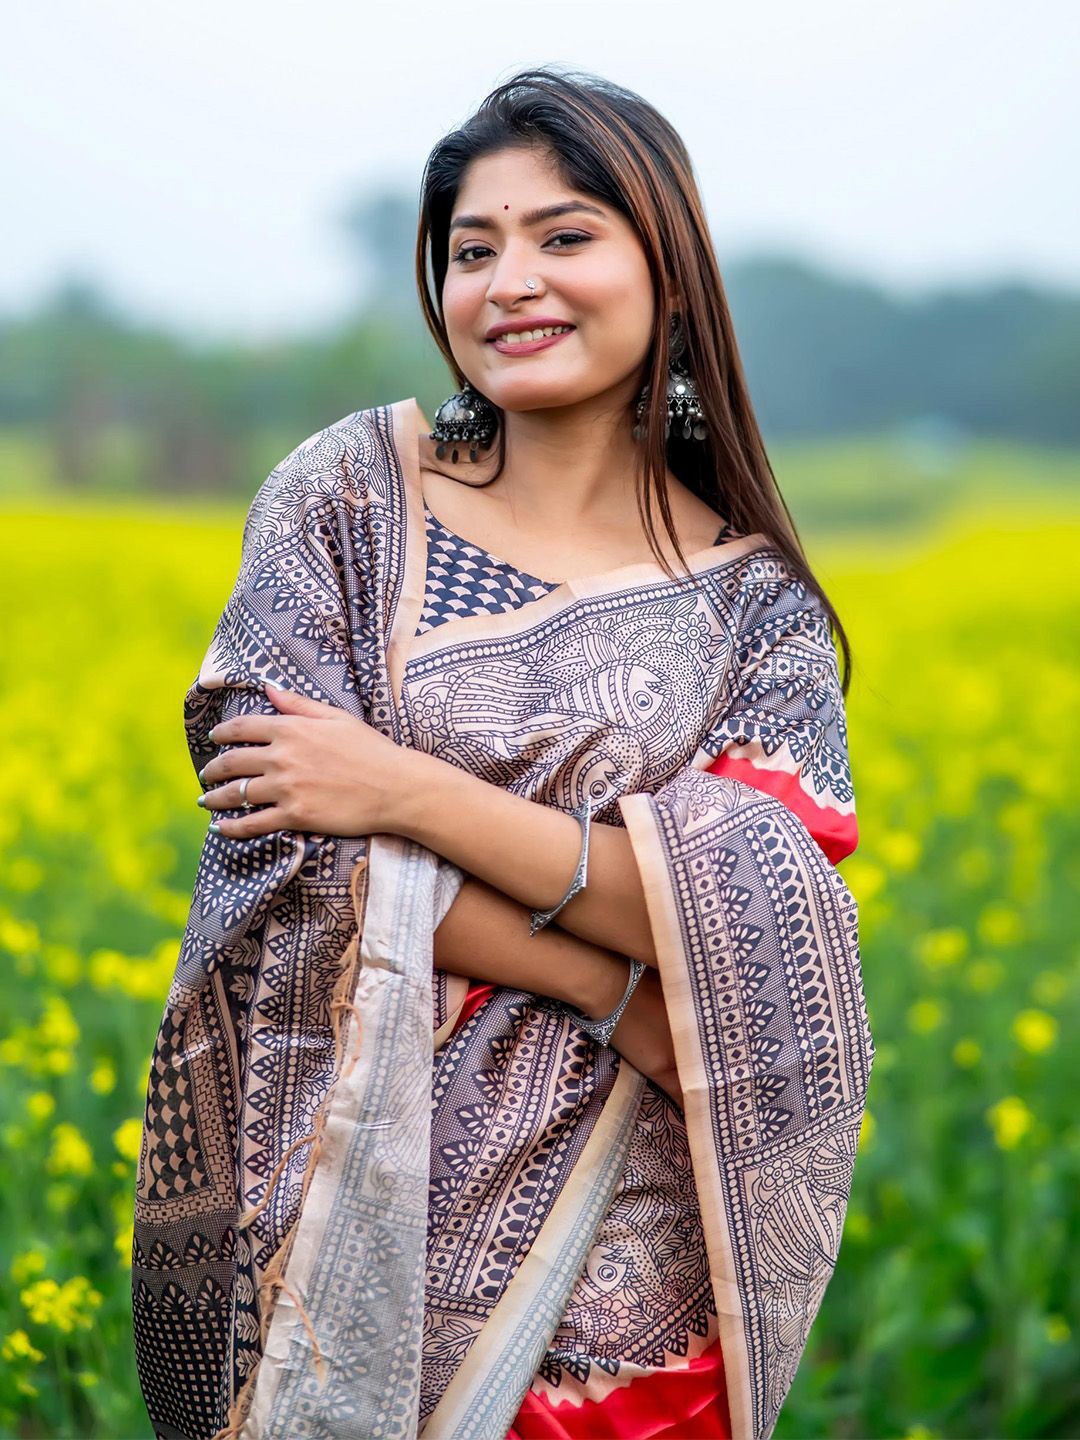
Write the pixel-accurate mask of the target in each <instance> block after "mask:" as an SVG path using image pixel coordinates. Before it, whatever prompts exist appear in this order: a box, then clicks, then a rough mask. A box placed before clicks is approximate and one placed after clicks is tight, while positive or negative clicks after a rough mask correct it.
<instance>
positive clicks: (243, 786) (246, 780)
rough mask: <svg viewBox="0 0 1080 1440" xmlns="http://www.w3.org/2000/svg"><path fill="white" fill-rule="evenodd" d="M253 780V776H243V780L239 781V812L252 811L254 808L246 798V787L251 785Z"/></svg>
mask: <svg viewBox="0 0 1080 1440" xmlns="http://www.w3.org/2000/svg"><path fill="white" fill-rule="evenodd" d="M254 779H255V776H254V775H245V776H244V778H243V780H241V781H240V808H241V810H254V808H255V807H254V805H252V803H251V801H250V800H249V799H248V798H247V787H248V786H249V785H250V784H251V782H252V780H254Z"/></svg>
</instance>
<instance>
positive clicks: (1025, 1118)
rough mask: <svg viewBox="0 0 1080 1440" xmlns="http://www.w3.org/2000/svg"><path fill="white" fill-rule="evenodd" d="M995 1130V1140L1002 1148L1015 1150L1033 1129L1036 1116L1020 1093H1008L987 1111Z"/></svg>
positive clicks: (987, 1116)
mask: <svg viewBox="0 0 1080 1440" xmlns="http://www.w3.org/2000/svg"><path fill="white" fill-rule="evenodd" d="M986 1118H987V1119H988V1120H989V1121H990V1124H991V1126H992V1127H993V1130H994V1140H995V1141H996V1142H997V1144H998V1145H999V1146H1000V1147H1001V1149H1002V1150H1014V1149H1015V1148H1016V1146H1017V1145H1018V1144H1019V1142H1020V1141H1021V1140H1022V1139H1023V1138H1024V1136H1025V1135H1026V1134H1027V1132H1028V1131H1029V1130H1030V1129H1031V1124H1032V1121H1033V1120H1034V1119H1035V1116H1034V1115H1033V1114H1032V1113H1031V1111H1030V1110H1029V1109H1028V1107H1027V1106H1026V1105H1025V1104H1024V1102H1023V1100H1021V1099H1020V1097H1019V1096H1018V1095H1007V1096H1006V1097H1005V1099H1004V1100H999V1101H998V1102H997V1104H996V1105H991V1106H990V1108H989V1110H987V1112H986Z"/></svg>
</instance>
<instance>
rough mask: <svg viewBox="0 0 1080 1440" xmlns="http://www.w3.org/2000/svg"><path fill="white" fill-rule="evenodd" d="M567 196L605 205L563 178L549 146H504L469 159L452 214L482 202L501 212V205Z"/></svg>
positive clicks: (477, 206) (483, 204) (515, 205)
mask: <svg viewBox="0 0 1080 1440" xmlns="http://www.w3.org/2000/svg"><path fill="white" fill-rule="evenodd" d="M571 199H578V200H587V201H588V202H589V203H590V204H592V205H595V206H596V207H597V209H602V208H606V207H604V206H603V205H602V203H601V202H600V201H598V200H596V199H595V198H594V197H593V196H591V195H590V196H586V195H584V194H583V193H582V192H581V191H579V190H576V189H575V188H574V186H573V185H570V184H569V183H568V182H567V180H566V178H565V177H564V176H563V174H562V173H561V170H560V167H559V163H558V158H557V156H555V155H554V153H553V152H552V151H551V150H549V149H547V148H546V147H543V146H538V145H530V146H513V147H510V146H508V147H506V148H505V149H502V150H495V151H492V153H491V154H489V155H481V156H478V157H477V159H475V160H471V161H470V162H469V164H468V165H467V166H466V168H465V170H464V172H463V174H462V177H461V184H460V185H459V186H458V192H457V197H456V203H455V205H454V214H455V215H456V214H457V213H458V212H459V211H463V210H474V209H477V208H480V207H482V206H487V207H490V209H491V210H492V211H493V212H494V210H495V209H496V207H497V208H498V210H499V211H500V212H502V210H503V206H504V205H509V206H510V208H511V210H514V209H519V208H520V207H521V206H522V205H525V204H539V203H540V202H541V201H544V202H546V203H549V202H551V201H553V200H571Z"/></svg>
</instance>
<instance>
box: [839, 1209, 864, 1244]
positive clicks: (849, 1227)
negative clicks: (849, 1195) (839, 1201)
mask: <svg viewBox="0 0 1080 1440" xmlns="http://www.w3.org/2000/svg"><path fill="white" fill-rule="evenodd" d="M844 1234H845V1235H850V1237H851V1238H852V1240H866V1239H867V1238H868V1237H869V1235H870V1217H869V1215H867V1213H866V1211H865V1210H849V1211H848V1213H847V1219H846V1220H845V1221H844Z"/></svg>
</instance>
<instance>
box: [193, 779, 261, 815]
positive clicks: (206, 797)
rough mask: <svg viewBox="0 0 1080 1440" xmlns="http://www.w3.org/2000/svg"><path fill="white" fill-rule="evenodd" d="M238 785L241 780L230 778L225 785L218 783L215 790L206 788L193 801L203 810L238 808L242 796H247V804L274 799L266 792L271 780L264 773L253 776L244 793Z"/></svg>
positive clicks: (241, 803)
mask: <svg viewBox="0 0 1080 1440" xmlns="http://www.w3.org/2000/svg"><path fill="white" fill-rule="evenodd" d="M240 785H241V781H239V780H230V781H229V783H228V784H227V785H219V786H218V787H217V789H216V790H207V791H206V792H205V794H203V795H200V796H199V797H198V799H197V800H196V802H195V803H196V804H197V805H200V806H201V807H202V808H203V809H204V810H240V809H241V808H242V807H243V804H244V796H246V797H247V802H248V804H249V805H269V804H270V803H271V801H273V800H274V799H275V797H274V796H273V795H270V794H268V793H267V791H268V790H269V789H270V788H271V782H270V781H268V780H267V779H266V777H265V776H264V775H256V776H254V777H253V778H252V779H251V781H250V783H249V785H248V787H247V790H246V791H245V792H244V795H241V794H240Z"/></svg>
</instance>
